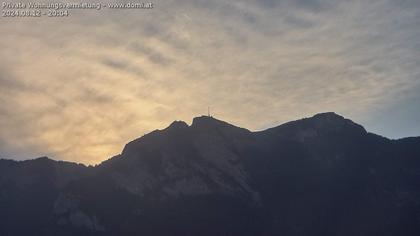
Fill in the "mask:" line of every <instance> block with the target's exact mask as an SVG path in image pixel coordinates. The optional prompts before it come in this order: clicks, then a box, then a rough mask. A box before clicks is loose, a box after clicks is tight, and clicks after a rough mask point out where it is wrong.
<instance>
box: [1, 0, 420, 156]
mask: <svg viewBox="0 0 420 236" xmlns="http://www.w3.org/2000/svg"><path fill="white" fill-rule="evenodd" d="M22 1H23V0H22ZM69 1H70V2H71V0H69ZM11 2H16V1H14V0H12V1H11ZM23 2H24V1H23ZM77 2H78V1H77ZM93 2H95V1H93ZM97 2H99V1H97ZM101 2H102V3H118V2H126V1H124V0H123V1H121V0H109V1H108V0H102V1H101ZM153 4H154V8H153V9H130V10H128V9H120V10H111V9H101V10H86V9H85V10H71V11H69V14H70V15H69V16H68V17H61V18H57V17H46V16H43V17H39V18H16V17H1V19H0V33H1V37H0V47H1V50H0V157H1V158H12V159H17V160H23V159H30V158H35V157H38V156H48V157H50V158H52V159H56V160H67V161H73V162H79V163H85V164H97V163H100V162H101V161H103V160H106V159H108V158H110V157H112V156H114V155H116V154H118V153H120V152H121V150H122V148H123V147H124V144H125V143H127V142H129V141H130V140H133V139H135V138H137V137H140V136H142V135H144V134H146V133H148V132H151V131H153V130H155V129H162V128H165V127H166V126H168V125H169V124H170V123H171V122H172V121H174V120H184V121H186V122H187V123H190V122H191V121H192V118H193V117H196V116H200V115H203V114H207V107H208V106H210V107H211V112H212V114H213V116H215V117H216V118H218V119H221V120H225V121H227V122H229V123H232V124H235V125H237V126H241V127H245V128H248V129H250V130H263V129H266V128H269V127H273V126H276V125H279V124H282V123H284V122H287V121H291V120H296V119H300V118H304V117H310V116H312V115H314V114H316V113H320V112H326V111H333V112H336V113H338V114H341V115H343V116H345V117H347V118H350V119H352V120H353V121H355V122H357V123H359V124H362V125H363V126H364V127H365V128H366V129H367V130H368V131H370V132H374V133H377V134H380V135H383V136H386V137H389V138H393V139H396V138H401V137H407V136H420V122H419V121H420V105H419V104H420V27H419V26H420V1H418V0H399V1H395V0H358V1H338V0H334V1H324V0H312V1H310V0H260V1H242V0H237V1H220V0H212V1H208V0H206V1H205V0H176V1H172V0H168V1H163V0H159V1H154V2H153ZM3 10H4V9H3Z"/></svg>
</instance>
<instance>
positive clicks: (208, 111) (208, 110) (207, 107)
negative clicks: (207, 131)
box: [207, 107, 211, 117]
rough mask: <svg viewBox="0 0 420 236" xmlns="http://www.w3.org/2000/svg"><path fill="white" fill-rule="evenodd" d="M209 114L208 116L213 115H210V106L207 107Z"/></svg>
mask: <svg viewBox="0 0 420 236" xmlns="http://www.w3.org/2000/svg"><path fill="white" fill-rule="evenodd" d="M207 116H208V117H211V115H210V107H207Z"/></svg>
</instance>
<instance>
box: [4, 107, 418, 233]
mask: <svg viewBox="0 0 420 236" xmlns="http://www.w3.org/2000/svg"><path fill="white" fill-rule="evenodd" d="M0 235H420V138H404V139H399V140H390V139H387V138H384V137H381V136H378V135H375V134H372V133H369V132H367V131H366V130H365V129H364V128H363V127H362V126H360V125H358V124H356V123H354V122H352V121H351V120H348V119H345V118H343V117H341V116H339V115H337V114H335V113H322V114H318V115H315V116H313V117H311V118H306V119H302V120H297V121H292V122H289V123H286V124H283V125H280V126H277V127H274V128H271V129H268V130H265V131H260V132H251V131H249V130H247V129H243V128H239V127H236V126H233V125H231V124H228V123H226V122H223V121H220V120H217V119H215V118H212V117H207V116H203V117H197V118H194V120H193V123H192V125H191V126H188V125H187V124H186V123H185V122H182V121H175V122H173V123H172V124H171V125H170V126H169V127H167V128H166V129H164V130H156V131H153V132H151V133H149V134H147V135H145V136H143V137H141V138H139V139H136V140H133V141H131V142H130V143H128V144H127V145H126V146H125V147H124V149H123V151H122V153H121V154H120V155H118V156H115V157H113V158H111V159H109V160H107V161H104V162H103V163H101V164H100V165H97V166H95V167H85V166H83V165H77V164H73V163H68V162H61V161H59V162H57V161H53V160H50V159H48V158H38V159H34V160H29V161H22V162H17V161H11V160H0Z"/></svg>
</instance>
